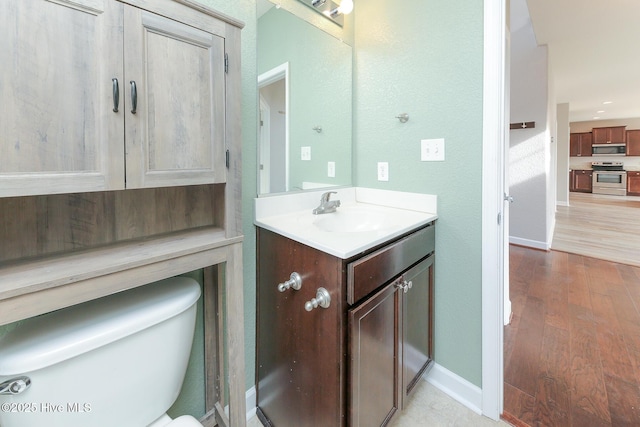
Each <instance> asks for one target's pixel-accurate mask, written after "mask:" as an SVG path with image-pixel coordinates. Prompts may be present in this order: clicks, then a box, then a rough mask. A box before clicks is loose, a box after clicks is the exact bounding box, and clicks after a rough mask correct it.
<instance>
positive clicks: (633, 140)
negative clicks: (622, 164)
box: [627, 129, 640, 156]
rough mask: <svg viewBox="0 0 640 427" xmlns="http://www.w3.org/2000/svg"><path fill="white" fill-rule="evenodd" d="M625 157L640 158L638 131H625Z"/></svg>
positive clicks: (639, 132)
mask: <svg viewBox="0 0 640 427" xmlns="http://www.w3.org/2000/svg"><path fill="white" fill-rule="evenodd" d="M627 156H640V129H632V130H628V131H627Z"/></svg>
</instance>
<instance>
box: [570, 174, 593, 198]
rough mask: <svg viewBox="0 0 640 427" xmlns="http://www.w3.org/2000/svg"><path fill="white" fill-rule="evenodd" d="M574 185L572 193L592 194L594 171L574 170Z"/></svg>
mask: <svg viewBox="0 0 640 427" xmlns="http://www.w3.org/2000/svg"><path fill="white" fill-rule="evenodd" d="M572 174H573V178H572V185H571V186H570V187H571V188H573V190H571V191H578V192H581V193H591V191H592V188H593V171H592V170H585V169H582V170H574V171H572Z"/></svg>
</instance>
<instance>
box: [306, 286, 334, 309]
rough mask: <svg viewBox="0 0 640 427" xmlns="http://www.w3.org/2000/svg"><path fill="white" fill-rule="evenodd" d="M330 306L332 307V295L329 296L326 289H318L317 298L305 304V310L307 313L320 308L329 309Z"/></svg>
mask: <svg viewBox="0 0 640 427" xmlns="http://www.w3.org/2000/svg"><path fill="white" fill-rule="evenodd" d="M329 305H331V295H329V291H327V290H326V289H325V288H318V291H317V292H316V297H315V298H311V301H307V302H306V303H305V304H304V309H305V310H307V311H311V310H313V309H314V308H318V307H322V308H329Z"/></svg>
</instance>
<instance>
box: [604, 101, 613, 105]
mask: <svg viewBox="0 0 640 427" xmlns="http://www.w3.org/2000/svg"><path fill="white" fill-rule="evenodd" d="M603 104H604V105H608V104H613V101H604V102H603Z"/></svg>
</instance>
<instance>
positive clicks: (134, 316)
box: [0, 277, 202, 427]
mask: <svg viewBox="0 0 640 427" xmlns="http://www.w3.org/2000/svg"><path fill="white" fill-rule="evenodd" d="M199 297H200V285H199V284H198V283H197V282H196V281H194V280H193V279H191V278H187V277H174V278H171V279H166V280H162V281H159V282H155V283H150V284H148V285H145V286H142V287H138V288H135V289H132V290H129V291H124V292H120V293H117V294H114V295H110V296H107V297H104V298H100V299H97V300H93V301H89V302H87V303H84V304H79V305H76V306H73V307H70V308H66V309H62V310H58V311H56V312H52V313H48V314H45V315H42V316H38V317H35V318H31V319H28V320H26V321H24V322H22V323H21V324H20V325H18V326H17V327H16V328H15V329H13V330H12V331H10V332H9V333H7V334H6V335H5V336H4V337H3V338H2V339H0V390H3V389H4V392H2V393H0V404H1V405H2V408H3V410H2V411H0V426H2V427H41V426H44V425H46V426H48V427H49V426H52V427H87V426H91V427H114V426H118V427H145V426H153V427H201V426H202V424H200V423H199V422H198V421H197V420H196V419H195V418H193V417H191V416H181V417H177V418H176V419H175V420H171V418H169V416H167V415H166V411H167V410H168V409H169V408H170V407H171V406H172V405H173V403H174V402H175V401H176V399H177V397H178V394H179V393H180V390H181V388H182V382H183V379H184V375H185V372H186V369H187V364H188V361H189V354H190V351H191V344H192V341H193V334H194V329H195V319H196V310H197V309H196V302H197V300H198V298H199Z"/></svg>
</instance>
